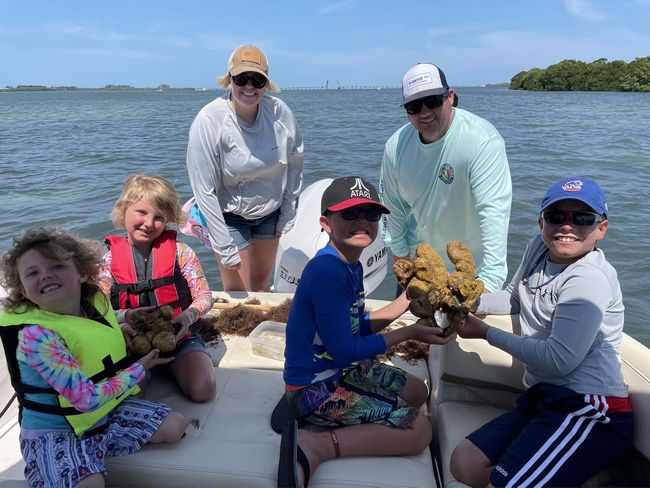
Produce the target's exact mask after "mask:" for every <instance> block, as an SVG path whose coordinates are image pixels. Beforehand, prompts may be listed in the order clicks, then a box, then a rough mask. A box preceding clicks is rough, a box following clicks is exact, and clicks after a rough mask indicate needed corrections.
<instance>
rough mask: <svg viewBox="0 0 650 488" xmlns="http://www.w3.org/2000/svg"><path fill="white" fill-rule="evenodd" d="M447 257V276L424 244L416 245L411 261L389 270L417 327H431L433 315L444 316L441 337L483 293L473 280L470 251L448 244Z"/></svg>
mask: <svg viewBox="0 0 650 488" xmlns="http://www.w3.org/2000/svg"><path fill="white" fill-rule="evenodd" d="M447 255H448V256H449V259H450V261H451V262H452V263H454V267H455V268H456V271H455V272H453V273H451V274H450V273H449V272H448V271H447V267H446V266H445V263H444V261H443V259H442V258H441V257H440V255H439V254H438V253H437V252H436V251H435V250H434V249H433V248H431V246H429V245H428V244H420V245H419V246H418V247H417V249H416V251H415V256H416V257H415V259H413V260H410V262H411V265H408V264H406V262H407V260H405V259H402V260H399V261H397V262H396V263H395V264H394V266H393V270H394V271H395V274H396V275H397V279H398V280H400V283H405V288H406V292H407V294H408V297H409V299H410V300H411V304H410V306H409V309H410V310H411V312H412V313H413V315H415V316H417V317H420V320H418V322H419V323H421V324H425V325H430V326H435V325H439V326H441V325H443V324H441V323H438V322H440V321H436V318H435V315H436V311H440V312H442V313H444V314H445V315H446V319H447V322H448V324H449V326H448V327H446V328H445V335H449V334H451V333H453V332H454V331H455V330H456V328H457V327H458V324H460V322H461V321H462V320H463V319H464V318H465V317H467V314H468V313H469V310H470V307H471V306H472V304H473V303H474V302H475V301H476V299H477V298H478V297H479V296H480V295H481V293H483V289H484V286H483V282H482V281H480V280H477V279H475V276H476V265H475V263H474V258H473V256H472V253H471V251H470V250H469V249H468V248H467V247H466V246H465V245H464V244H463V243H461V242H460V241H449V243H448V244H447Z"/></svg>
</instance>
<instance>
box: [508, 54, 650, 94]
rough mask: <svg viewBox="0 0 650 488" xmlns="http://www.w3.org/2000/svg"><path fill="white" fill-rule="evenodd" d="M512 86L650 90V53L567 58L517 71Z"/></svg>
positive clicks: (575, 89)
mask: <svg viewBox="0 0 650 488" xmlns="http://www.w3.org/2000/svg"><path fill="white" fill-rule="evenodd" d="M510 89H511V90H530V91H617V92H650V56H648V57H645V58H636V59H635V60H634V61H630V62H629V63H626V62H625V61H607V59H605V58H600V59H597V60H595V61H593V62H591V63H585V62H583V61H575V60H572V59H565V60H564V61H561V62H559V63H557V64H552V65H551V66H549V67H548V68H545V69H542V68H533V69H530V70H528V71H522V72H520V73H517V74H516V75H515V76H513V78H512V79H511V80H510Z"/></svg>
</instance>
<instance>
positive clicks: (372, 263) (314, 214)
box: [273, 178, 388, 294]
mask: <svg viewBox="0 0 650 488" xmlns="http://www.w3.org/2000/svg"><path fill="white" fill-rule="evenodd" d="M332 181H333V180H332V178H325V179H322V180H318V181H317V182H315V183H313V184H311V185H309V186H308V187H307V188H305V189H304V190H303V191H302V192H301V193H300V197H299V199H298V208H297V211H296V221H295V223H294V226H293V229H291V230H290V231H289V232H287V233H286V234H283V235H282V236H281V237H280V243H279V245H278V253H277V255H276V258H275V273H274V276H273V291H276V292H282V293H294V292H295V291H296V287H297V286H298V282H299V281H300V275H301V274H302V270H303V269H305V266H306V265H307V262H308V261H309V260H310V259H311V258H313V257H314V256H315V255H316V251H318V250H319V249H321V248H322V247H325V245H326V244H327V242H328V241H329V238H328V236H327V234H326V233H325V232H321V230H322V229H321V226H320V223H319V217H320V202H321V197H322V196H323V192H324V191H325V189H326V188H327V187H328V186H329V185H330V183H331V182H332ZM360 261H361V264H362V265H363V285H364V288H365V290H366V294H370V293H371V292H372V291H373V290H374V289H375V288H377V287H378V286H379V285H380V284H381V282H382V281H383V280H384V278H385V277H386V272H387V268H388V249H387V248H386V246H385V245H384V241H383V239H382V238H381V235H379V234H378V235H377V238H376V239H375V241H374V242H373V243H372V244H371V245H370V246H368V247H367V248H365V249H364V250H363V252H362V253H361V258H360Z"/></svg>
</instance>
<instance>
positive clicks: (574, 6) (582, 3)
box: [564, 0, 605, 22]
mask: <svg viewBox="0 0 650 488" xmlns="http://www.w3.org/2000/svg"><path fill="white" fill-rule="evenodd" d="M564 7H565V8H566V9H567V11H568V12H569V13H570V14H571V15H573V16H574V17H576V18H578V19H581V20H587V21H590V22H593V21H600V20H604V19H605V15H603V14H602V13H601V12H599V11H598V10H596V9H595V8H594V7H593V6H591V5H589V3H588V2H587V0H564Z"/></svg>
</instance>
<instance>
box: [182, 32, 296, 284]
mask: <svg viewBox="0 0 650 488" xmlns="http://www.w3.org/2000/svg"><path fill="white" fill-rule="evenodd" d="M217 81H218V82H219V83H220V84H221V85H222V86H223V87H224V88H227V89H228V92H227V93H226V94H225V95H224V96H222V97H219V98H217V99H216V100H214V101H212V102H210V103H209V104H207V105H206V106H205V107H203V109H201V111H200V112H199V113H198V115H197V116H196V118H195V119H194V122H193V123H192V127H191V128H190V134H189V143H188V146H187V169H188V173H189V177H190V184H191V185H192V190H193V192H194V197H195V199H196V201H195V203H194V206H193V208H191V209H190V215H194V216H195V217H196V218H195V219H194V220H196V221H200V222H202V223H203V224H205V227H206V228H207V234H208V236H209V239H207V240H206V243H207V244H206V245H208V246H209V247H210V248H211V249H212V250H213V251H214V252H215V254H216V257H217V263H218V265H219V272H220V274H221V281H222V282H223V287H224V290H226V291H235V290H241V291H244V290H250V291H269V289H270V282H269V278H270V275H271V272H272V270H273V264H274V262H275V254H276V251H277V248H278V239H279V236H280V234H282V233H285V232H287V231H289V230H290V229H291V228H292V227H293V222H294V219H295V215H296V200H297V197H298V193H299V192H300V187H301V185H302V166H303V143H302V136H301V135H300V130H299V128H298V124H297V122H296V119H295V117H294V115H293V113H292V112H291V109H289V107H288V106H287V105H286V104H285V103H284V102H283V101H282V100H280V99H279V98H276V97H272V96H269V95H267V94H266V91H267V90H269V91H272V92H278V91H279V89H278V87H277V86H276V85H275V83H273V82H272V81H271V79H270V78H269V64H268V60H267V57H266V54H264V52H263V51H262V50H261V49H259V48H258V47H255V46H253V45H250V44H248V45H244V46H240V47H238V48H237V49H235V50H234V51H233V53H232V54H231V55H230V58H229V59H228V72H227V73H226V74H225V75H223V76H221V77H220V78H218V80H217Z"/></svg>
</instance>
